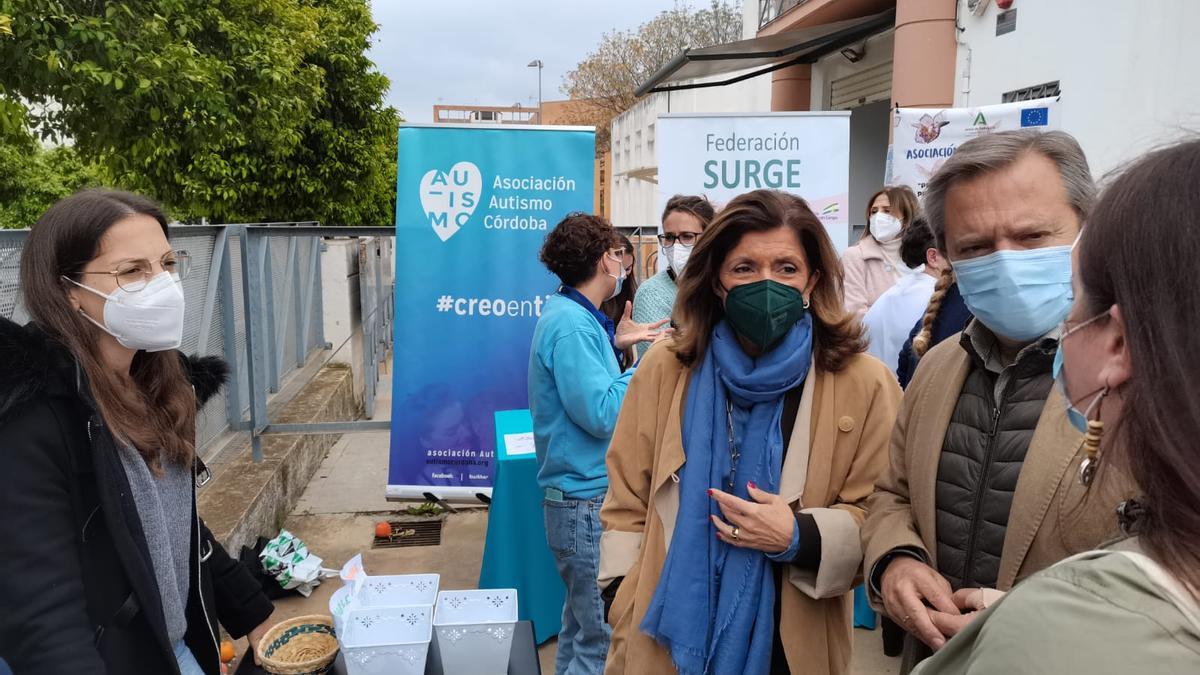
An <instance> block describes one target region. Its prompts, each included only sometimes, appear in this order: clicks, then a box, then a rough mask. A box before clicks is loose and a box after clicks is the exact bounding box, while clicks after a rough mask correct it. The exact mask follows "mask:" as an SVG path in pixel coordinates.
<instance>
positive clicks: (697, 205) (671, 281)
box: [633, 195, 715, 358]
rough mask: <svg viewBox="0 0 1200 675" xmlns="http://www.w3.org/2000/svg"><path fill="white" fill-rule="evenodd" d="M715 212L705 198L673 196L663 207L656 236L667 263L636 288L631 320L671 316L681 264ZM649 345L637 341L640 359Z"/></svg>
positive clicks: (681, 271) (646, 320) (643, 321)
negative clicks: (660, 230) (659, 227)
mask: <svg viewBox="0 0 1200 675" xmlns="http://www.w3.org/2000/svg"><path fill="white" fill-rule="evenodd" d="M714 215H715V212H714V209H713V205H712V204H710V203H709V201H708V200H707V199H705V198H704V197H699V196H696V195H675V196H674V197H671V198H670V199H669V200H667V206H666V208H664V209H663V216H662V232H661V233H660V234H659V235H658V243H659V246H661V250H662V255H663V257H665V258H666V260H667V266H666V269H664V270H663V271H661V272H659V273H658V274H655V275H654V276H652V277H650V278H649V279H647V280H646V283H644V284H642V285H641V288H639V289H638V292H637V296H636V297H635V298H634V299H633V320H634V322H636V323H656V322H658V321H662V320H663V319H670V318H671V310H672V309H673V308H674V307H675V295H676V294H677V293H678V292H679V285H678V284H679V277H680V276H682V275H683V268H684V265H686V264H687V261H688V258H690V257H691V255H692V249H693V248H694V247H695V246H696V242H697V241H698V240H699V239H700V235H701V234H703V233H704V230H705V229H707V228H708V225H709V223H711V222H712V221H713V217H714ZM649 348H650V343H649V342H640V343H638V345H637V355H638V357H639V358H641V356H642V355H643V354H645V353H646V350H647V349H649Z"/></svg>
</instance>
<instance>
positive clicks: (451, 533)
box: [231, 375, 899, 675]
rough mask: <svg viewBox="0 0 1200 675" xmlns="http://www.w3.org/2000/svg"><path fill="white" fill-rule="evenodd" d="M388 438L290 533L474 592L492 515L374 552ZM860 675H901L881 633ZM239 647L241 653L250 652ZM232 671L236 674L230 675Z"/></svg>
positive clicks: (342, 457)
mask: <svg viewBox="0 0 1200 675" xmlns="http://www.w3.org/2000/svg"><path fill="white" fill-rule="evenodd" d="M379 389H380V394H381V396H380V398H379V400H378V403H377V407H376V411H377V414H376V416H375V419H387V418H388V416H389V414H390V411H391V399H390V398H389V396H388V394H389V392H390V391H391V381H390V377H389V376H387V375H385V376H383V379H382V381H381V382H380V386H379ZM388 450H389V444H388V434H387V433H362V434H347V435H344V436H342V438H341V440H340V441H338V443H337V444H336V445H335V446H334V447H333V449H332V450H330V452H329V454H328V456H327V457H326V458H325V461H324V462H323V463H322V465H321V467H320V468H319V469H318V470H317V473H316V475H315V476H314V477H313V479H312V481H311V482H310V483H309V485H308V487H307V489H306V490H305V491H304V493H303V495H302V496H301V498H300V501H299V503H298V504H297V505H296V507H295V509H294V510H293V512H292V514H291V516H290V517H289V518H288V519H287V522H286V523H285V527H286V528H287V529H288V530H289V531H291V532H292V533H293V534H295V535H296V536H298V537H300V538H301V539H303V540H304V542H305V543H306V544H308V547H309V550H311V551H312V552H313V553H315V554H316V555H319V556H321V557H322V558H324V560H325V566H326V567H331V568H335V569H336V568H340V567H341V565H342V563H343V562H345V561H346V560H347V559H349V558H350V557H352V556H354V555H355V554H357V553H362V554H363V562H364V566H365V568H366V570H367V572H368V573H371V574H414V573H425V572H436V573H438V574H440V575H441V585H442V588H444V589H462V588H475V586H476V584H477V583H478V581H479V567H480V563H481V561H482V559H483V544H484V538H485V533H486V531H487V513H486V511H483V510H470V511H465V512H460V513H457V514H453V515H450V516H448V517H447V519H446V524H445V529H444V530H443V532H442V543H441V545H440V546H430V547H415V548H393V549H377V550H373V549H371V542H372V540H373V538H374V530H375V523H377V522H378V521H380V520H388V519H390V518H391V517H392V515H393V514H394V512H395V511H396V510H397V509H399V508H403V506H405V505H403V504H396V503H393V502H388V501H387V500H386V499H384V491H385V489H386V483H387V463H388ZM338 585H340V582H339V581H338V580H336V579H332V580H328V581H326V582H325V583H323V584H322V585H321V586H319V587H318V588H317V589H316V590H315V591H314V592H313V594H312V596H311V597H309V598H301V597H298V596H296V597H290V598H286V599H283V600H280V601H277V602H276V610H275V616H274V617H273V619H274V620H277V621H282V620H284V619H287V618H290V617H293V616H301V615H304V614H328V613H329V596H330V595H331V594H332V593H333V591H334V590H336V588H337V586H338ZM854 637H855V654H854V669H853V672H854V673H855V675H892V674H895V673H898V672H899V659H891V658H887V657H885V656H884V655H883V649H882V646H881V640H880V632H879V631H878V630H876V631H864V630H855V632H854ZM245 648H246V644H245V640H240V641H239V644H238V649H237V651H238V653H239V654H241V653H243V652H244V651H245ZM555 653H556V649H555V645H554V641H553V640H551V641H550V642H548V643H547V644H545V645H543V646H542V647H541V648H540V649H539V654H540V657H541V662H542V672H543V675H552V674H553V672H554V656H555ZM231 671H232V669H231Z"/></svg>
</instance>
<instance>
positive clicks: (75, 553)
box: [0, 191, 273, 675]
mask: <svg viewBox="0 0 1200 675" xmlns="http://www.w3.org/2000/svg"><path fill="white" fill-rule="evenodd" d="M167 234H168V231H167V220H166V216H165V215H164V214H163V212H162V210H161V209H160V208H159V206H158V205H157V204H155V203H154V202H152V201H150V200H149V199H146V198H144V197H140V196H137V195H133V194H129V193H125V192H115V191H86V192H81V193H78V194H75V195H73V196H71V197H68V198H66V199H64V200H62V201H60V202H58V203H57V204H55V205H54V206H53V207H51V208H50V210H49V211H47V212H46V214H45V215H43V216H42V218H41V219H40V220H38V222H37V224H36V225H34V227H33V229H32V230H31V232H30V234H29V238H28V239H27V240H26V244H25V247H24V249H23V251H22V255H21V276H20V287H21V293H22V295H23V298H24V304H25V307H26V308H28V310H29V313H30V315H31V316H32V320H31V321H30V323H29V324H28V325H25V326H18V325H17V324H15V323H12V322H11V321H7V320H5V319H0V363H2V364H3V366H2V367H0V551H3V553H2V554H0V597H3V598H4V607H5V610H4V611H3V612H0V657H2V658H4V659H5V660H7V661H8V662H9V664H10V665H11V666H12V667H13V669H14V670H15V671H16V672H37V673H106V672H107V673H177V674H181V675H197V674H201V673H204V674H210V675H215V674H216V673H218V672H219V671H220V660H219V656H220V647H219V643H218V636H219V634H220V628H219V626H218V621H219V623H220V625H221V626H224V628H225V629H226V631H228V632H229V633H230V634H231V635H232V636H234V637H242V636H245V635H248V636H249V637H250V640H251V643H252V644H257V642H258V640H259V639H260V638H261V637H262V635H263V634H264V633H265V632H266V629H267V627H268V626H269V623H268V621H269V617H270V616H271V613H272V611H273V607H272V605H271V601H270V600H268V599H267V598H266V596H265V595H264V594H263V593H262V589H261V587H260V586H259V583H258V581H257V580H256V579H255V578H254V577H253V576H251V574H250V573H249V572H248V571H247V570H245V569H244V568H243V567H242V566H241V564H240V563H238V562H237V561H236V560H234V559H232V558H230V557H229V555H227V554H226V553H225V550H224V549H223V548H222V547H221V545H220V544H219V543H218V542H217V541H216V540H215V539H214V538H213V536H212V533H211V532H209V531H208V528H207V527H205V525H204V522H203V521H201V520H200V518H199V516H198V514H197V510H196V489H195V487H196V484H197V477H198V476H200V475H202V474H203V473H204V468H203V463H202V462H200V461H199V459H198V458H197V456H196V447H195V433H196V432H195V419H196V409H197V407H198V406H200V405H203V404H204V402H205V401H206V400H207V399H208V398H210V397H211V396H212V395H214V394H215V393H216V392H217V390H218V389H219V388H220V387H221V385H222V384H223V382H224V380H225V378H226V376H227V374H228V367H227V366H226V365H225V363H224V362H223V361H221V360H220V359H218V358H212V357H206V358H194V357H193V358H187V357H184V356H183V355H182V354H181V353H179V352H178V351H176V350H177V349H178V348H179V346H180V344H181V342H182V338H183V312H184V298H183V291H182V289H181V288H180V286H179V284H180V279H181V278H182V277H183V276H184V275H185V274H186V273H187V269H188V262H189V257H188V255H187V253H186V252H185V251H179V250H176V249H175V248H174V247H172V246H171V243H170V242H169V241H168V239H167Z"/></svg>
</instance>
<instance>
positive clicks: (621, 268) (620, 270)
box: [604, 257, 625, 300]
mask: <svg viewBox="0 0 1200 675" xmlns="http://www.w3.org/2000/svg"><path fill="white" fill-rule="evenodd" d="M609 259H610V260H614V258H611V257H610V258H609ZM615 260H616V262H617V273H616V274H613V273H612V272H609V271H608V268H607V267H605V269H604V273H605V274H607V275H608V276H610V277H612V278H614V279H616V280H617V285H616V286H614V287H613V291H612V295H610V296H608V299H609V300H612V299H613V298H615V297H617V296H618V295H620V294H621V289H622V288H624V287H625V264H624V263H622V262H621V259H620V258H615Z"/></svg>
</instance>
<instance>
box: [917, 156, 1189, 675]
mask: <svg viewBox="0 0 1200 675" xmlns="http://www.w3.org/2000/svg"><path fill="white" fill-rule="evenodd" d="M1198 177H1200V141H1191V142H1188V143H1183V144H1180V145H1176V146H1174V147H1170V148H1166V149H1164V150H1160V151H1158V152H1154V153H1151V154H1150V155H1148V156H1146V157H1144V158H1143V159H1141V160H1139V161H1138V162H1136V163H1135V164H1133V165H1132V166H1130V167H1129V168H1128V169H1127V170H1126V172H1125V173H1124V174H1123V175H1121V176H1120V177H1119V178H1118V179H1117V180H1115V181H1114V182H1113V183H1112V184H1111V185H1110V186H1109V187H1108V188H1107V189H1106V190H1105V192H1104V194H1103V195H1102V196H1101V198H1100V200H1099V203H1098V204H1097V205H1096V207H1095V208H1094V209H1093V210H1092V212H1091V214H1090V215H1089V216H1088V220H1087V225H1086V227H1084V229H1083V234H1082V235H1081V236H1080V239H1079V240H1078V242H1077V243H1076V246H1075V250H1074V251H1073V268H1074V278H1073V283H1072V286H1073V289H1074V295H1075V302H1074V305H1073V307H1072V309H1071V311H1070V314H1068V315H1067V319H1066V321H1064V322H1063V325H1062V337H1061V339H1060V340H1059V344H1058V355H1057V357H1056V359H1055V364H1054V369H1055V375H1056V376H1057V384H1058V386H1059V393H1058V396H1059V398H1060V401H1061V402H1060V404H1059V405H1062V406H1065V407H1066V408H1067V417H1068V419H1070V422H1071V424H1072V425H1073V426H1075V427H1076V428H1077V429H1079V430H1080V431H1081V432H1086V436H1085V437H1084V438H1085V439H1084V449H1085V451H1086V453H1085V454H1086V458H1085V459H1084V460H1083V461H1082V462H1081V463H1079V464H1072V465H1071V466H1070V467H1069V469H1068V470H1070V471H1073V472H1074V473H1075V475H1076V477H1077V485H1078V487H1079V489H1080V490H1087V492H1088V493H1089V494H1088V499H1087V500H1086V501H1084V502H1082V503H1081V509H1084V510H1086V509H1089V508H1091V509H1099V508H1104V507H1103V506H1102V505H1104V504H1109V503H1110V502H1109V501H1108V499H1107V497H1106V496H1105V494H1104V491H1103V490H1102V488H1103V487H1104V486H1105V480H1104V476H1105V474H1109V473H1114V474H1118V475H1119V474H1121V473H1126V474H1127V475H1129V476H1130V477H1132V478H1133V480H1134V482H1135V483H1136V485H1137V488H1138V492H1139V493H1140V494H1141V496H1140V497H1137V498H1136V501H1134V500H1131V501H1126V502H1124V503H1123V504H1122V506H1121V508H1119V509H1118V510H1117V513H1113V514H1112V517H1113V518H1115V519H1117V522H1119V523H1120V524H1121V529H1122V530H1123V531H1124V532H1125V533H1126V535H1128V538H1126V539H1123V540H1120V541H1118V542H1114V543H1112V544H1110V545H1108V546H1106V547H1105V548H1104V549H1103V550H1098V551H1090V552H1087V553H1082V554H1080V555H1077V556H1074V557H1072V558H1069V559H1067V560H1065V561H1063V562H1061V563H1059V564H1057V565H1054V566H1053V567H1050V568H1048V569H1046V570H1044V571H1042V572H1040V573H1038V574H1037V575H1035V576H1032V577H1030V578H1029V579H1027V580H1025V581H1023V582H1021V584H1019V585H1018V586H1017V587H1016V588H1015V589H1014V590H1013V591H1012V592H1011V593H1010V594H1009V595H1008V596H1006V597H1004V598H1003V599H1002V600H999V601H998V602H996V601H995V599H994V598H987V597H986V596H984V595H983V594H981V593H979V592H978V591H971V590H970V589H964V590H962V591H959V592H958V593H956V594H955V596H954V600H955V603H956V604H958V605H959V607H960V608H962V609H963V611H968V610H976V609H982V608H983V607H984V606H986V605H988V604H991V607H990V608H989V609H988V610H987V612H986V613H982V615H981V616H979V618H977V619H975V620H974V621H972V622H971V623H970V624H968V625H967V627H966V628H965V629H964V630H963V631H962V632H960V633H958V635H957V636H955V638H954V639H953V640H951V641H950V642H948V643H947V644H946V646H945V647H943V648H942V649H941V651H939V652H938V653H937V654H935V655H934V656H933V658H931V659H929V660H927V661H925V662H923V663H922V664H921V666H919V667H918V669H917V670H916V671H915V672H917V673H920V674H921V675H932V674H934V673H938V674H940V673H947V674H948V673H954V674H956V675H958V674H966V675H979V674H981V673H1028V674H1030V675H1038V674H1041V673H1046V674H1049V673H1197V672H1200V450H1198V449H1197V443H1196V439H1197V438H1198V437H1200V381H1198V380H1197V377H1196V374H1197V373H1198V372H1200V332H1197V330H1196V323H1197V321H1200V286H1197V284H1196V281H1195V263H1196V258H1197V256H1200V227H1198V224H1197V222H1196V213H1197V212H1200V192H1197V191H1196V189H1195V185H1196V180H1197V178H1198ZM1105 510H1107V509H1105ZM1063 526H1064V528H1068V529H1069V528H1070V526H1071V523H1070V521H1067V522H1065V523H1064V524H1063ZM989 600H991V602H990V603H989Z"/></svg>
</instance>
